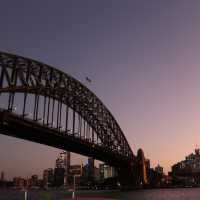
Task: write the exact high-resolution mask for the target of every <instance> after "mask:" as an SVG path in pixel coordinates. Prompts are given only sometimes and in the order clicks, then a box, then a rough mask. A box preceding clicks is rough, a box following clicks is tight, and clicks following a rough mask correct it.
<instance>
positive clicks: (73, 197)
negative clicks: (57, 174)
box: [72, 175, 80, 199]
mask: <svg viewBox="0 0 200 200" xmlns="http://www.w3.org/2000/svg"><path fill="white" fill-rule="evenodd" d="M76 177H80V175H74V191H73V193H72V199H75V198H76V194H75V192H76Z"/></svg>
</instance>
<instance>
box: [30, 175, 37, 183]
mask: <svg viewBox="0 0 200 200" xmlns="http://www.w3.org/2000/svg"><path fill="white" fill-rule="evenodd" d="M31 186H38V175H36V174H34V175H32V176H31Z"/></svg>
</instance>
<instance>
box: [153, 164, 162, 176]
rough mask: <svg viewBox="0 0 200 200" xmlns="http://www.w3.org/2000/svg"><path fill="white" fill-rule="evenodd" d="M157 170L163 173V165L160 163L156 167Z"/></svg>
mask: <svg viewBox="0 0 200 200" xmlns="http://www.w3.org/2000/svg"><path fill="white" fill-rule="evenodd" d="M155 171H156V172H157V173H159V174H163V167H161V166H160V165H159V164H158V165H157V166H156V167H155Z"/></svg>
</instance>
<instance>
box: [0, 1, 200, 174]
mask: <svg viewBox="0 0 200 200" xmlns="http://www.w3.org/2000/svg"><path fill="white" fill-rule="evenodd" d="M11 5H12V6H11ZM2 6H3V7H4V9H3V10H2V11H1V14H0V22H1V24H3V26H4V27H3V28H2V31H1V32H0V36H1V40H2V41H1V51H7V52H10V53H14V54H18V55H22V56H27V57H30V58H34V59H36V60H40V61H42V62H44V63H46V64H49V65H51V66H55V67H56V68H58V69H60V70H62V71H64V72H66V73H68V74H70V75H72V76H73V77H75V78H76V79H78V80H80V81H81V82H82V83H83V84H86V86H87V87H88V88H89V89H91V90H92V91H93V92H94V93H95V94H96V95H97V96H98V97H100V99H101V100H102V101H103V102H104V104H105V105H106V106H107V107H108V109H109V110H110V111H111V112H112V113H113V115H114V117H115V118H116V119H117V121H118V123H119V125H120V127H121V128H122V130H123V132H124V134H125V136H126V137H127V139H128V141H129V144H130V146H131V148H132V150H133V152H134V153H135V154H136V152H137V150H138V149H139V148H142V149H143V150H144V153H145V157H146V158H149V159H150V161H151V165H152V166H156V165H157V164H158V163H159V164H160V165H161V166H163V167H164V169H165V172H167V171H169V170H170V168H171V166H172V165H173V164H174V163H176V162H177V161H178V160H181V159H183V158H184V156H185V155H187V154H188V152H191V151H192V150H193V149H194V148H195V146H196V145H200V136H199V132H200V126H199V119H200V105H199V101H200V91H199V85H200V80H199V75H200V67H199V64H200V58H199V54H198V52H199V51H200V45H199V44H200V41H199V33H200V29H199V25H200V24H199V23H200V20H199V18H200V14H199V8H200V3H199V2H198V1H193V3H188V1H176V2H174V1H172V0H169V1H167V2H166V1H156V0H152V1H151V2H149V1H125V2H123V3H121V1H109V2H108V1H94V0H93V1H84V2H82V1H77V2H72V1H60V2H59V3H55V2H54V3H53V2H49V1H48V3H47V1H43V2H39V1H35V2H34V3H32V2H27V1H20V2H12V1H5V2H3V4H2ZM16 8H17V9H16ZM36 11H37V13H38V14H36ZM94 16H95V17H94ZM85 77H89V78H90V79H91V80H92V82H91V83H89V82H85ZM8 147H9V148H8ZM0 152H1V153H0V162H1V165H0V170H1V168H2V170H4V171H5V172H6V169H8V171H9V172H10V173H11V174H23V173H26V174H30V173H31V174H32V172H33V171H35V173H36V172H37V171H38V170H39V169H40V168H46V166H47V165H51V164H52V163H53V158H54V157H55V156H56V155H57V154H58V152H60V150H58V149H55V148H52V147H47V146H44V145H39V144H35V143H30V142H28V141H24V140H19V139H15V138H11V137H7V136H3V135H0ZM80 159H82V158H79V156H75V158H74V162H76V161H78V160H80ZM24 163H26V165H24ZM33 174H34V173H33Z"/></svg>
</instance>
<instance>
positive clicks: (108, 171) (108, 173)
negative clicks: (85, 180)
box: [99, 163, 117, 180]
mask: <svg viewBox="0 0 200 200" xmlns="http://www.w3.org/2000/svg"><path fill="white" fill-rule="evenodd" d="M115 176H117V172H116V170H115V168H114V167H111V166H109V165H106V164H102V163H101V164H99V179H100V180H104V179H107V178H111V177H115Z"/></svg>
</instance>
